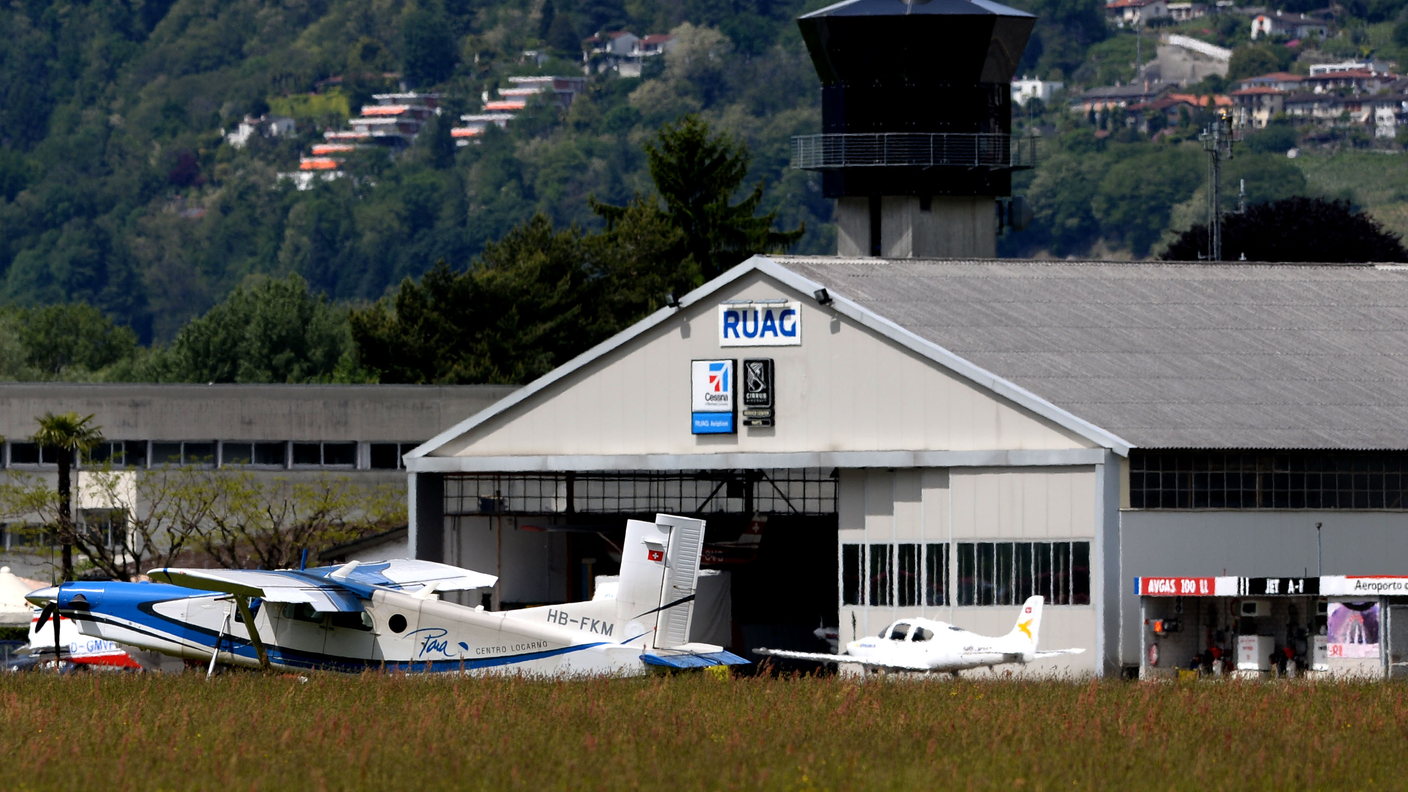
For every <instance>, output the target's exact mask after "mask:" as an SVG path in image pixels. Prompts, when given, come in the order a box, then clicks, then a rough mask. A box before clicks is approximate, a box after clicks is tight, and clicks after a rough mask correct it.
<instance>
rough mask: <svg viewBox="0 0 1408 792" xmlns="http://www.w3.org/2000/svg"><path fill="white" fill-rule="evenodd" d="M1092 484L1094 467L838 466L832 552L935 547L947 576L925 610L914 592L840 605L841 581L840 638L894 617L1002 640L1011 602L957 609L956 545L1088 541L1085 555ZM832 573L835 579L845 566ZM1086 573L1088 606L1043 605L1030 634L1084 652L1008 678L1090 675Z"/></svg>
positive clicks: (1091, 534) (1090, 534) (1091, 627)
mask: <svg viewBox="0 0 1408 792" xmlns="http://www.w3.org/2000/svg"><path fill="white" fill-rule="evenodd" d="M1099 484H1100V481H1099V479H1098V478H1097V466H1094V465H1081V466H1069V467H1031V468H991V467H985V468H921V469H908V470H904V469H900V470H884V469H871V470H854V469H852V470H842V471H841V484H840V491H839V493H838V510H839V515H838V516H839V522H840V532H839V545H840V547H845V546H846V545H857V544H858V545H864V546H866V547H873V546H876V545H881V546H884V545H894V546H899V545H901V544H918V545H920V546H921V547H925V548H928V547H929V546H931V545H943V552H944V553H945V554H946V557H947V559H948V567H947V569H948V574H947V576H946V577H947V580H946V587H945V588H946V590H945V592H944V593H945V596H944V604H940V605H932V604H929V603H928V602H927V599H928V596H926V595H927V594H928V592H927V591H926V590H922V589H923V588H924V587H921V596H920V598H919V603H918V604H917V605H915V606H910V607H902V606H901V605H900V597H899V596H897V595H896V594H894V593H892V595H891V599H892V604H891V605H889V606H884V605H881V606H873V605H869V604H866V605H855V604H847V603H846V602H845V593H844V587H845V584H844V580H843V581H841V583H840V585H839V586H838V588H839V589H841V601H840V602H839V603H838V608H839V611H840V617H841V619H840V639H841V642H842V643H843V644H844V643H845V642H847V641H852V640H855V639H856V638H857V637H859V636H861V635H875V634H878V633H879V632H880V630H882V629H884V628H885V627H886V626H887V625H889V624H890V623H892V622H894V621H895V620H897V619H901V618H909V617H916V616H918V617H924V618H929V619H938V620H942V621H946V622H949V623H951V624H954V625H956V626H959V627H962V628H964V629H967V630H972V631H973V632H977V633H981V634H986V635H1004V634H1006V633H1007V632H1009V631H1010V630H1011V629H1012V627H1013V624H1014V623H1015V621H1016V616H1017V608H1016V607H1015V606H1011V605H1008V606H1003V605H967V606H965V605H959V604H956V603H957V602H958V596H957V595H958V591H957V589H958V585H959V580H958V578H959V575H958V571H959V561H958V557H957V556H958V552H959V551H958V546H959V545H960V544H967V543H979V542H1014V543H1017V542H1087V543H1089V544H1090V546H1091V547H1092V549H1093V547H1094V545H1095V542H1096V537H1097V534H1098V528H1099V520H1100V519H1101V517H1102V510H1101V509H1100V508H1098V503H1097V498H1098V497H1099V496H1100V492H1099V490H1100V486H1099ZM840 547H838V552H840V551H841V550H840ZM922 566H924V565H923V564H921V567H922ZM1092 566H1093V558H1092ZM839 568H840V569H841V570H842V571H841V574H842V575H844V574H845V569H844V560H843V561H842V563H841V565H840V566H839ZM1091 571H1092V574H1091V587H1092V598H1091V601H1090V603H1087V604H1079V605H1048V606H1046V607H1045V609H1044V611H1043V616H1042V624H1041V633H1040V636H1039V645H1040V647H1041V648H1043V649H1053V648H1070V647H1082V648H1084V649H1085V650H1086V652H1085V653H1084V654H1081V655H1073V656H1067V657H1062V658H1053V659H1048V660H1043V661H1040V662H1037V663H1033V664H1032V665H1030V666H1027V667H1025V668H1021V667H1014V672H1015V673H1018V674H1030V675H1063V674H1067V675H1087V674H1091V673H1095V672H1096V670H1097V664H1098V660H1099V657H1100V654H1099V652H1098V643H1099V635H1098V630H1097V624H1096V608H1095V605H1094V597H1093V594H1094V586H1095V582H1096V581H1095V575H1094V574H1093V572H1094V570H1093V569H1092V570H1091ZM901 574H903V571H901ZM923 574H924V575H925V578H926V579H925V581H924V582H925V584H927V583H928V580H927V577H928V574H929V570H928V568H924V569H923ZM867 582H868V581H867ZM899 585H902V583H900V582H898V581H897V582H896V583H895V586H899ZM867 593H868V592H867ZM982 673H987V672H982Z"/></svg>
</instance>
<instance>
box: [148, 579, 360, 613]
mask: <svg viewBox="0 0 1408 792" xmlns="http://www.w3.org/2000/svg"><path fill="white" fill-rule="evenodd" d="M147 576H148V577H150V578H151V579H152V580H155V581H157V582H159V583H170V584H171V585H173V586H183V587H185V588H190V589H199V590H201V591H219V592H222V593H226V594H238V595H241V596H245V597H262V598H263V599H265V600H267V601H269V602H306V603H308V604H309V605H312V606H313V610H316V611H322V612H329V611H340V612H343V613H356V612H358V611H360V610H362V601H361V599H360V598H358V597H357V595H356V594H353V593H352V592H350V591H348V590H347V589H345V588H342V587H341V586H337V585H335V584H332V583H327V582H324V581H319V580H316V579H312V578H309V577H307V576H305V575H301V574H299V573H297V572H293V571H291V570H275V571H265V570H256V569H171V568H164V569H153V570H152V571H150V572H148V573H147Z"/></svg>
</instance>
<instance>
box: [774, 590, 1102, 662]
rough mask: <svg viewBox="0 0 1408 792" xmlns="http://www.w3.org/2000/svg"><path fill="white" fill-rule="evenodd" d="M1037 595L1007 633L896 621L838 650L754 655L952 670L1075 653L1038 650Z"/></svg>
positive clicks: (1076, 651) (1024, 605) (926, 621)
mask: <svg viewBox="0 0 1408 792" xmlns="http://www.w3.org/2000/svg"><path fill="white" fill-rule="evenodd" d="M1042 602H1043V599H1042V598H1041V597H1032V598H1030V599H1028V600H1027V601H1026V602H1024V603H1022V610H1021V613H1019V614H1018V615H1017V625H1016V626H1015V627H1013V628H1012V632H1010V633H1008V634H1006V635H1004V636H1001V637H997V638H993V637H989V636H985V635H978V634H976V633H971V632H968V631H967V630H964V629H962V628H960V627H955V626H953V625H952V624H948V623H947V622H941V621H931V620H929V619H900V620H899V621H897V622H895V623H894V624H891V625H890V626H889V627H886V628H885V629H884V630H881V631H880V635H878V636H876V637H873V638H870V637H867V638H862V639H860V640H858V641H852V642H850V643H849V644H846V651H845V652H843V653H841V654H813V653H811V652H789V651H784V650H781V649H755V650H754V651H756V652H757V653H758V654H761V655H769V656H772V657H782V658H787V659H790V660H811V661H814V662H819V663H854V664H857V665H860V666H863V667H865V668H866V669H867V670H869V669H871V668H878V669H883V670H887V671H947V672H950V673H954V674H956V673H958V672H959V671H964V670H967V669H970V668H983V667H987V666H996V665H1002V664H1004V663H1022V664H1025V663H1030V662H1031V661H1033V660H1039V659H1042V658H1045V657H1057V656H1059V655H1068V654H1080V653H1081V652H1084V651H1085V650H1084V649H1055V650H1052V651H1047V652H1039V651H1037V648H1036V641H1037V635H1038V634H1039V632H1040V630H1041V605H1042Z"/></svg>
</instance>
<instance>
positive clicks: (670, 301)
mask: <svg viewBox="0 0 1408 792" xmlns="http://www.w3.org/2000/svg"><path fill="white" fill-rule="evenodd" d="M665 305H666V306H667V307H670V308H678V307H680V298H678V297H676V296H675V293H674V292H666V293H665Z"/></svg>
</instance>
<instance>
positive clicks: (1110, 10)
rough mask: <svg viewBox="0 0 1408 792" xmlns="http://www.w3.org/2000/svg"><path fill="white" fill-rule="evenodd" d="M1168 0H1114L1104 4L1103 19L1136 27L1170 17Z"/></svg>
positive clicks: (1171, 16)
mask: <svg viewBox="0 0 1408 792" xmlns="http://www.w3.org/2000/svg"><path fill="white" fill-rule="evenodd" d="M1172 18H1173V15H1172V14H1171V13H1170V12H1169V9H1168V0H1115V2H1113V3H1109V4H1107V5H1106V6H1105V19H1106V20H1107V21H1109V22H1110V23H1111V24H1114V25H1118V26H1119V27H1125V26H1129V27H1138V26H1140V25H1147V24H1149V23H1150V22H1151V21H1153V20H1156V19H1172Z"/></svg>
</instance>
